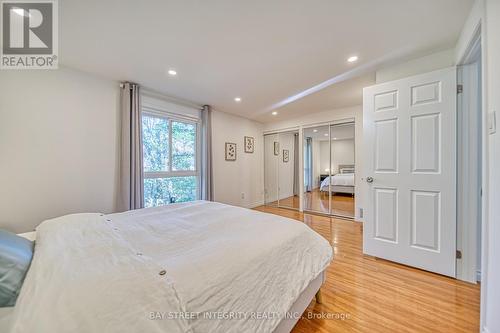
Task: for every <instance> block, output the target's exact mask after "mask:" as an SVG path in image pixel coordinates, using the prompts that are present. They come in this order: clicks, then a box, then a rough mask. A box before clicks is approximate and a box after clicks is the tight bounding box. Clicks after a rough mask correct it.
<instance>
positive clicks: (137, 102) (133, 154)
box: [118, 82, 144, 211]
mask: <svg viewBox="0 0 500 333" xmlns="http://www.w3.org/2000/svg"><path fill="white" fill-rule="evenodd" d="M120 87H121V105H120V108H121V110H120V111H121V113H120V118H121V156H120V190H119V192H120V195H119V202H118V209H119V210H120V211H126V210H131V209H138V208H143V207H144V174H143V164H142V118H141V114H142V111H141V98H140V91H139V90H140V89H139V86H138V85H137V84H135V83H130V82H125V83H122V84H121V85H120Z"/></svg>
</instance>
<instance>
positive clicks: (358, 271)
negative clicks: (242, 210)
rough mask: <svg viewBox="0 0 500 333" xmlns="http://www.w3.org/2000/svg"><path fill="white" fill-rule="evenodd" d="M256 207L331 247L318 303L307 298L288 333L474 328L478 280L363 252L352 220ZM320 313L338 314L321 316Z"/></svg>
mask: <svg viewBox="0 0 500 333" xmlns="http://www.w3.org/2000/svg"><path fill="white" fill-rule="evenodd" d="M256 210H259V211H262V212H267V213H272V214H277V215H281V216H285V217H289V218H293V219H296V220H299V221H302V222H304V223H306V224H307V225H308V226H309V227H311V228H312V229H314V230H315V231H316V232H318V233H319V234H321V235H322V236H323V237H325V238H326V239H327V240H328V241H329V242H330V243H331V244H332V247H333V251H334V259H333V261H332V263H331V265H330V266H329V268H328V270H327V279H326V282H325V284H324V285H323V287H322V289H321V290H322V295H323V303H322V304H316V302H315V301H314V300H313V301H312V302H311V304H310V305H309V307H308V309H307V310H306V313H305V314H304V316H303V318H302V319H301V320H299V322H298V323H297V325H296V326H295V328H294V330H293V332H294V333H306V332H307V333H311V332H360V333H365V332H370V333H378V332H384V333H385V332H398V333H399V332H408V333H414V332H418V333H421V332H422V333H426V332H429V333H430V332H433V333H435V332H443V333H448V332H450V333H451V332H457V333H466V332H467V333H469V332H478V331H479V306H480V286H479V284H470V283H466V282H462V281H459V280H455V279H451V278H448V277H445V276H441V275H438V274H434V273H430V272H426V271H422V270H419V269H416V268H412V267H408V266H404V265H400V264H396V263H393V262H390V261H386V260H383V259H378V258H374V257H371V256H367V255H364V254H363V243H362V242H363V225H362V224H361V223H358V222H352V221H346V220H341V219H335V218H329V217H324V216H315V215H309V214H302V213H300V212H296V211H292V210H287V209H280V208H276V207H268V206H261V207H258V208H256ZM325 313H326V314H339V315H342V316H343V317H338V318H337V317H334V318H327V319H325V318H321V315H322V314H325ZM313 314H315V315H317V316H316V317H315V316H313Z"/></svg>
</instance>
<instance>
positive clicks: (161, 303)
mask: <svg viewBox="0 0 500 333" xmlns="http://www.w3.org/2000/svg"><path fill="white" fill-rule="evenodd" d="M331 258H332V249H331V246H330V245H329V243H328V242H327V241H326V240H325V239H324V238H322V237H321V236H320V235H318V234H317V233H315V232H314V231H312V230H311V229H310V228H309V227H307V226H306V225H305V224H304V223H301V222H298V221H294V220H290V219H286V218H283V217H279V216H275V215H270V214H264V213H260V212H256V211H252V210H248V209H243V208H237V207H233V206H227V205H223V204H218V203H212V202H205V201H198V202H194V203H187V204H174V205H170V206H164V207H158V208H149V209H142V210H136V211H130V212H126V213H121V214H113V215H102V214H77V215H70V216H65V217H61V218H58V219H54V220H48V221H45V222H43V223H42V224H41V225H40V226H39V227H38V228H37V239H36V246H35V255H34V258H33V262H32V264H31V268H30V270H29V271H28V274H27V276H26V279H25V282H24V285H23V287H22V289H21V293H20V296H19V298H18V301H17V304H16V307H15V309H14V314H13V318H12V331H13V332H30V333H31V332H39V333H49V332H50V333H57V332H64V333H69V332H79V333H84V332H120V333H123V332H151V333H154V332H164V333H176V332H252V333H253V332H272V331H273V330H274V328H275V327H276V326H277V325H278V324H279V322H280V321H281V318H280V316H279V315H277V314H278V313H281V314H282V313H284V312H285V311H287V310H288V309H289V308H290V307H291V305H292V304H293V303H294V301H295V300H296V299H297V298H298V296H299V294H300V293H301V292H302V291H303V290H304V289H305V288H306V287H307V285H308V284H309V282H310V281H312V280H313V279H314V278H315V277H316V276H318V274H319V273H320V272H322V271H323V270H324V269H325V268H326V267H327V266H328V264H329V263H330V260H331ZM221 316H225V317H223V318H227V317H229V316H232V317H233V319H220V318H221ZM174 317H176V318H174ZM209 317H212V318H213V317H217V318H219V319H218V320H217V319H209ZM262 317H264V319H263V318H262ZM266 318H267V319H266Z"/></svg>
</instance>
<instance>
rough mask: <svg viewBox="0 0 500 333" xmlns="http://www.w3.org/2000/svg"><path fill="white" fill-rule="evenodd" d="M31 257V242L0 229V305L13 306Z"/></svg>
mask: <svg viewBox="0 0 500 333" xmlns="http://www.w3.org/2000/svg"><path fill="white" fill-rule="evenodd" d="M32 258H33V242H31V241H29V240H27V239H26V238H23V237H19V236H18V235H16V234H13V233H10V232H8V231H4V230H0V307H5V306H14V305H15V304H16V300H17V295H19V291H20V290H21V286H22V285H23V281H24V277H25V276H26V272H27V271H28V268H29V267H30V264H31V259H32Z"/></svg>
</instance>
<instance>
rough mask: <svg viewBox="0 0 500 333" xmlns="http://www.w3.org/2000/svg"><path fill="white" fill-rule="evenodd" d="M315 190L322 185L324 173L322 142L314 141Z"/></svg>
mask: <svg viewBox="0 0 500 333" xmlns="http://www.w3.org/2000/svg"><path fill="white" fill-rule="evenodd" d="M312 152H313V189H315V188H319V187H320V185H321V181H320V176H321V174H323V173H324V170H325V169H323V170H321V141H319V140H315V139H313V149H312Z"/></svg>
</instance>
